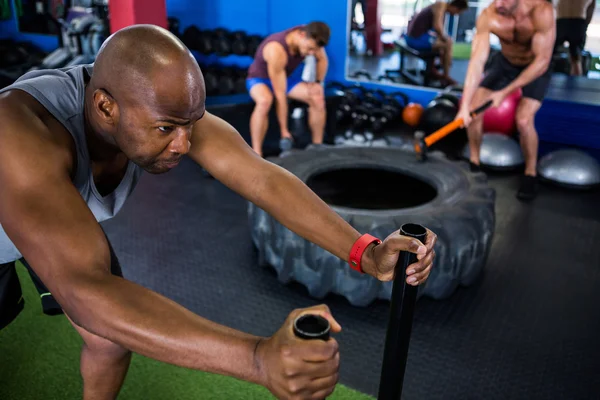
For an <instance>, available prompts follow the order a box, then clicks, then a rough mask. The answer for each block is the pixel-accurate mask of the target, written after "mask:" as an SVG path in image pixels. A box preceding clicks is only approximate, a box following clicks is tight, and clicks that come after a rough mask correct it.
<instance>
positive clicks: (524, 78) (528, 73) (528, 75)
mask: <svg viewBox="0 0 600 400" xmlns="http://www.w3.org/2000/svg"><path fill="white" fill-rule="evenodd" d="M548 66H549V60H548V59H546V58H545V57H544V58H536V59H535V60H534V61H533V62H532V63H531V64H529V66H528V67H527V68H525V69H524V70H523V71H521V73H520V74H519V76H517V78H516V79H515V80H513V81H512V82H511V83H510V84H509V85H508V86H506V87H505V88H504V90H505V91H506V93H512V92H514V91H515V90H517V89H519V88H522V87H523V86H526V85H528V84H529V83H531V82H533V81H534V80H535V79H537V78H539V77H540V76H542V75H543V74H544V72H546V70H547V69H548Z"/></svg>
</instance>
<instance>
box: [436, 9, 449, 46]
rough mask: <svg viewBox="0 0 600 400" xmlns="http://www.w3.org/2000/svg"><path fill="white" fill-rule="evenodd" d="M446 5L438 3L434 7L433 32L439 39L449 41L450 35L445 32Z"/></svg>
mask: <svg viewBox="0 0 600 400" xmlns="http://www.w3.org/2000/svg"><path fill="white" fill-rule="evenodd" d="M444 5H445V4H444V3H442V2H438V3H436V4H435V5H434V7H433V30H434V31H435V32H436V33H437V34H438V37H439V38H440V39H442V40H444V41H445V40H446V39H448V35H446V32H444V20H445V17H446V9H445V7H444Z"/></svg>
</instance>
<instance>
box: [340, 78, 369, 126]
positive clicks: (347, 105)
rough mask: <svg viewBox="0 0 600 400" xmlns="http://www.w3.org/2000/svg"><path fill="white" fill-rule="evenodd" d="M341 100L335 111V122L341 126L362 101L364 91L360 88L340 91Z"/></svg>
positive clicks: (354, 87)
mask: <svg viewBox="0 0 600 400" xmlns="http://www.w3.org/2000/svg"><path fill="white" fill-rule="evenodd" d="M342 93H343V95H342V100H341V101H340V104H339V106H338V109H337V110H336V119H337V122H339V123H341V124H343V123H344V122H346V121H348V119H349V118H350V117H351V116H352V112H353V110H354V108H355V107H356V106H357V105H359V104H360V102H361V101H362V100H363V98H364V95H365V93H366V90H365V89H364V88H363V87H362V86H358V85H356V86H351V87H347V88H345V89H344V90H342Z"/></svg>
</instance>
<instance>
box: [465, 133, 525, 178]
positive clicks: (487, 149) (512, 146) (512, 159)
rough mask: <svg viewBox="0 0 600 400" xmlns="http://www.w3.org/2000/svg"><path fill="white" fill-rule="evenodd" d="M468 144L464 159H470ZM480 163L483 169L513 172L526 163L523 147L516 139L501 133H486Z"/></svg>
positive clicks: (482, 143)
mask: <svg viewBox="0 0 600 400" xmlns="http://www.w3.org/2000/svg"><path fill="white" fill-rule="evenodd" d="M469 156H470V151H469V145H468V144H467V145H466V146H465V148H464V149H463V157H464V158H466V159H469ZM479 162H480V164H481V165H482V166H483V167H488V168H491V169H497V170H512V169H516V168H519V167H521V166H522V165H523V164H524V163H525V159H524V158H523V152H522V151H521V146H520V145H519V143H517V141H516V140H515V139H513V138H512V137H510V136H507V135H504V134H501V133H484V134H483V138H482V141H481V150H480V152H479Z"/></svg>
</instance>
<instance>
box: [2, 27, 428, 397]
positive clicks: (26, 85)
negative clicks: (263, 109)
mask: <svg viewBox="0 0 600 400" xmlns="http://www.w3.org/2000/svg"><path fill="white" fill-rule="evenodd" d="M205 99H206V90H205V86H204V79H203V76H202V72H201V70H200V68H199V66H198V63H197V62H196V60H195V59H194V57H193V55H192V54H191V53H190V51H189V50H188V49H187V48H186V47H185V45H184V44H183V43H182V42H181V41H180V40H179V39H178V38H177V37H176V36H175V35H173V34H172V33H171V32H169V31H167V30H166V29H162V28H159V27H156V26H149V25H135V26H133V27H129V28H125V29H122V30H120V31H119V32H117V33H115V34H114V35H113V36H111V37H110V38H108V40H107V41H106V42H105V43H104V45H103V47H102V48H101V50H100V52H99V53H98V56H97V58H96V61H95V63H94V64H93V65H80V66H74V67H68V68H64V69H57V70H40V71H33V72H30V73H28V74H25V75H24V76H23V77H21V78H20V79H19V80H18V81H17V82H15V83H14V84H13V85H10V86H8V87H7V88H4V89H2V90H0V126H2V129H0V322H1V323H0V329H2V328H3V327H4V326H5V325H7V324H9V323H10V322H11V321H12V320H14V319H15V318H16V317H17V315H18V313H19V312H20V310H21V309H22V308H23V299H22V297H21V288H20V284H19V279H18V277H17V274H16V271H15V266H14V262H15V261H16V260H19V259H24V260H26V262H27V264H28V265H29V269H30V271H32V274H33V277H34V280H36V282H37V283H38V285H37V286H38V290H39V291H40V292H41V294H42V295H43V296H42V299H43V300H42V301H45V302H46V304H45V306H44V309H45V311H46V313H64V314H65V316H66V317H67V318H68V319H69V321H70V322H71V324H72V325H73V327H74V328H75V330H76V331H77V332H78V333H79V335H81V337H82V339H83V346H82V352H81V358H80V373H81V377H82V379H83V396H82V397H83V399H84V400H89V399H94V400H100V399H102V400H104V399H115V398H116V397H117V396H118V394H119V391H120V388H121V385H122V384H123V382H124V380H125V376H126V373H127V370H128V367H129V362H130V359H131V354H132V352H136V353H138V354H141V355H144V356H146V357H149V358H152V359H155V360H158V361H162V362H165V363H170V364H174V365H177V366H180V367H184V368H190V369H195V370H202V371H208V372H212V373H217V374H221V375H227V376H232V377H235V378H237V379H242V380H245V381H249V382H253V383H255V384H259V385H263V386H264V387H266V388H267V389H268V390H269V391H270V392H271V393H273V395H274V396H275V397H276V398H285V399H289V398H298V399H317V398H319V399H321V398H326V397H327V396H328V395H329V394H331V393H332V392H333V390H334V388H335V385H336V383H337V379H338V372H339V357H340V356H339V346H338V344H337V342H336V340H335V338H333V337H332V338H331V339H330V340H328V341H306V340H301V339H299V338H296V337H295V336H294V333H293V328H292V324H293V321H294V319H295V318H296V317H298V316H299V315H302V314H306V313H315V314H319V315H321V316H323V317H324V318H327V319H328V320H329V321H330V323H331V331H332V332H333V333H337V332H339V331H340V330H341V327H340V326H339V324H338V323H337V322H336V321H335V319H334V318H333V317H332V315H331V312H330V311H329V310H328V308H327V307H326V306H325V305H318V306H314V307H310V308H308V309H302V310H294V311H292V312H291V313H290V314H289V315H288V318H287V319H286V320H285V322H284V323H283V325H282V327H281V328H280V329H278V330H277V331H276V332H275V333H274V334H273V335H271V336H268V337H259V336H256V335H251V334H249V333H245V332H241V331H237V330H234V329H231V328H229V327H225V326H222V325H219V324H217V323H215V322H213V321H210V320H207V319H205V318H202V317H200V316H198V315H196V314H194V313H192V312H190V311H189V310H187V309H185V308H184V307H182V306H181V305H179V304H177V303H175V302H173V301H171V300H169V299H167V298H166V297H164V296H161V295H160V294H158V293H156V292H154V291H151V290H149V289H147V288H144V287H142V286H140V285H137V284H135V283H134V282H131V281H129V280H127V279H126V278H124V277H122V276H121V275H122V274H121V272H120V267H119V265H118V261H117V260H116V257H115V256H114V253H113V251H112V249H111V247H110V244H109V242H108V240H107V238H106V236H105V235H104V232H103V231H102V228H101V225H100V223H99V222H101V221H104V220H107V219H110V218H113V217H114V216H115V215H116V214H117V212H118V211H119V210H120V209H121V207H122V206H123V204H124V202H125V201H126V200H127V199H128V198H129V196H130V194H131V193H132V191H133V190H134V188H135V185H136V182H137V180H138V178H139V176H140V174H141V172H143V171H146V172H149V173H152V174H162V173H166V172H168V171H170V170H171V169H173V168H175V167H176V166H177V165H178V164H179V162H180V161H181V160H182V158H183V157H184V156H187V157H189V159H190V160H191V161H193V162H196V163H197V164H199V165H200V166H201V167H204V168H205V169H206V171H207V172H208V173H210V175H212V176H213V177H214V178H216V179H217V180H219V181H221V182H222V183H223V184H224V185H226V186H227V187H228V188H230V189H231V190H233V191H235V192H236V193H238V194H239V195H240V196H243V197H244V198H246V199H247V200H248V201H252V202H253V203H254V204H256V205H257V206H258V207H261V208H262V209H264V210H265V211H267V212H269V213H270V214H271V215H273V216H274V217H275V218H277V220H278V221H279V222H280V223H281V224H283V225H284V226H286V227H288V228H289V229H290V230H292V231H293V232H295V233H297V234H298V235H300V236H301V237H303V238H305V239H306V240H308V241H311V242H312V243H315V244H316V245H318V246H321V247H323V248H324V249H326V250H327V251H329V252H330V253H332V254H334V255H336V256H338V257H340V258H342V259H345V260H346V261H347V262H348V268H353V269H356V270H357V271H358V273H361V272H362V273H367V274H369V275H371V276H373V277H374V278H375V279H378V280H382V281H390V280H391V279H392V278H393V275H394V268H395V264H396V261H397V260H398V256H399V252H400V251H410V252H413V253H416V254H417V258H418V261H417V262H416V263H414V264H412V265H411V266H409V267H408V269H407V271H406V273H407V274H408V278H407V283H408V284H410V285H414V286H417V285H420V284H422V283H423V282H425V280H426V279H427V277H428V276H429V273H430V271H431V267H432V263H433V257H434V255H435V253H434V251H433V246H434V245H435V241H436V236H435V234H434V233H432V232H428V236H427V240H426V241H425V243H421V242H419V241H418V240H415V239H411V238H409V237H406V236H402V235H400V234H399V233H398V232H397V231H396V232H393V233H391V234H390V235H389V236H388V237H387V238H384V240H383V241H380V240H378V239H376V238H373V237H372V236H370V235H368V234H364V233H361V232H357V231H356V230H355V229H354V228H353V227H352V226H351V225H350V224H348V223H347V222H346V221H344V220H343V219H342V218H341V217H340V216H339V215H338V214H337V213H335V211H333V210H332V209H331V207H329V206H328V205H327V204H326V203H325V202H323V201H322V200H321V199H320V198H319V197H318V196H316V195H315V193H313V192H312V191H311V190H310V189H309V188H308V187H307V186H306V185H305V184H304V183H302V182H301V181H300V180H298V179H297V178H296V177H295V176H293V175H292V174H289V173H288V172H287V171H285V170H284V169H283V168H281V167H279V166H277V165H275V164H273V163H271V162H268V161H266V160H264V159H263V158H262V157H260V156H258V155H257V154H256V153H255V152H254V151H252V148H251V147H250V146H248V145H247V143H246V142H245V141H244V140H243V138H242V137H241V136H240V134H239V133H238V132H237V131H236V130H235V129H234V128H233V127H232V126H231V125H230V124H228V123H227V122H225V121H223V120H222V119H220V118H218V117H216V116H215V115H213V114H211V113H210V112H209V111H207V110H206V104H205ZM357 190H360V184H358V187H357ZM150 218H152V216H151V217H150ZM159 238H160V235H159V236H158V237H157V241H158V240H159ZM198 240H199V241H200V240H201V238H199V239H198ZM193 267H194V266H193V265H192V266H190V268H193ZM214 267H215V268H218V263H217V265H216V266H214ZM50 297H52V298H53V301H52V302H50V301H49V300H48V299H49V298H50ZM44 299H46V300H44ZM9 328H10V326H9ZM23 340H27V338H23ZM365 340H376V339H373V338H365ZM2 345H4V346H8V345H10V344H6V343H3V344H2ZM0 353H1V349H0ZM0 359H1V358H0ZM12 397H14V398H19V394H18V393H14V396H12Z"/></svg>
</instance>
